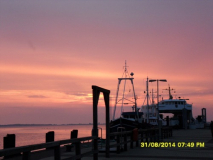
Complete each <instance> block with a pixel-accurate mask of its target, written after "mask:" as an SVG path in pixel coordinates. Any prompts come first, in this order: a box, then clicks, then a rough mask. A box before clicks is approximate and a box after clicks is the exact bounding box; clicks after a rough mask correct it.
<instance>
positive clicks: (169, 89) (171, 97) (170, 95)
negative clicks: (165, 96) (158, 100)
mask: <svg viewBox="0 0 213 160" xmlns="http://www.w3.org/2000/svg"><path fill="white" fill-rule="evenodd" d="M164 90H168V91H169V99H173V96H172V94H171V90H174V89H173V88H172V89H171V88H170V85H169V88H166V89H164Z"/></svg>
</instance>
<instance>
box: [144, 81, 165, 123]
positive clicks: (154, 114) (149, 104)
mask: <svg viewBox="0 0 213 160" xmlns="http://www.w3.org/2000/svg"><path fill="white" fill-rule="evenodd" d="M148 82H149V78H148V77H147V81H146V91H144V93H146V96H145V99H144V102H143V105H142V106H141V111H142V112H143V113H144V121H145V122H146V123H148V124H150V125H152V126H157V125H158V122H159V121H158V119H159V120H160V121H161V122H162V125H163V126H165V125H166V124H167V123H166V121H165V120H163V119H162V118H161V116H159V115H158V109H157V104H156V103H155V101H154V92H153V89H152V92H151V93H152V98H150V96H149V83H148ZM145 102H146V105H145Z"/></svg>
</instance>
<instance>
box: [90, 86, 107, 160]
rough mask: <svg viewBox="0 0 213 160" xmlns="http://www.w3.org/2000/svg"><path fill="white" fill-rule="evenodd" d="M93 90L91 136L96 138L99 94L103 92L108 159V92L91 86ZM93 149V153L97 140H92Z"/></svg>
mask: <svg viewBox="0 0 213 160" xmlns="http://www.w3.org/2000/svg"><path fill="white" fill-rule="evenodd" d="M92 89H93V132H92V136H95V137H97V138H98V99H99V95H100V92H103V94H104V101H105V106H106V157H109V141H110V137H109V122H110V117H109V94H110V91H109V90H107V89H104V88H101V87H98V86H92ZM93 149H94V150H95V151H97V150H98V140H97V139H94V140H93ZM93 159H94V160H97V159H98V152H96V153H94V154H93Z"/></svg>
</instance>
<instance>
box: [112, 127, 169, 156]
mask: <svg viewBox="0 0 213 160" xmlns="http://www.w3.org/2000/svg"><path fill="white" fill-rule="evenodd" d="M158 132H159V130H158V128H150V129H139V130H137V129H136V130H133V131H124V132H115V133H111V134H110V137H116V138H115V139H116V143H115V144H112V145H110V147H116V152H117V153H120V152H121V151H127V148H128V147H127V145H128V143H130V148H133V146H134V143H135V146H136V147H139V143H141V142H159V141H161V140H162V139H164V138H168V137H171V136H172V128H171V127H163V128H162V129H161V139H159V134H158Z"/></svg>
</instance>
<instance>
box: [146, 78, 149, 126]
mask: <svg viewBox="0 0 213 160" xmlns="http://www.w3.org/2000/svg"><path fill="white" fill-rule="evenodd" d="M146 98H147V113H146V114H147V115H146V118H147V120H146V122H147V123H149V78H148V77H147V81H146Z"/></svg>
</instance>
